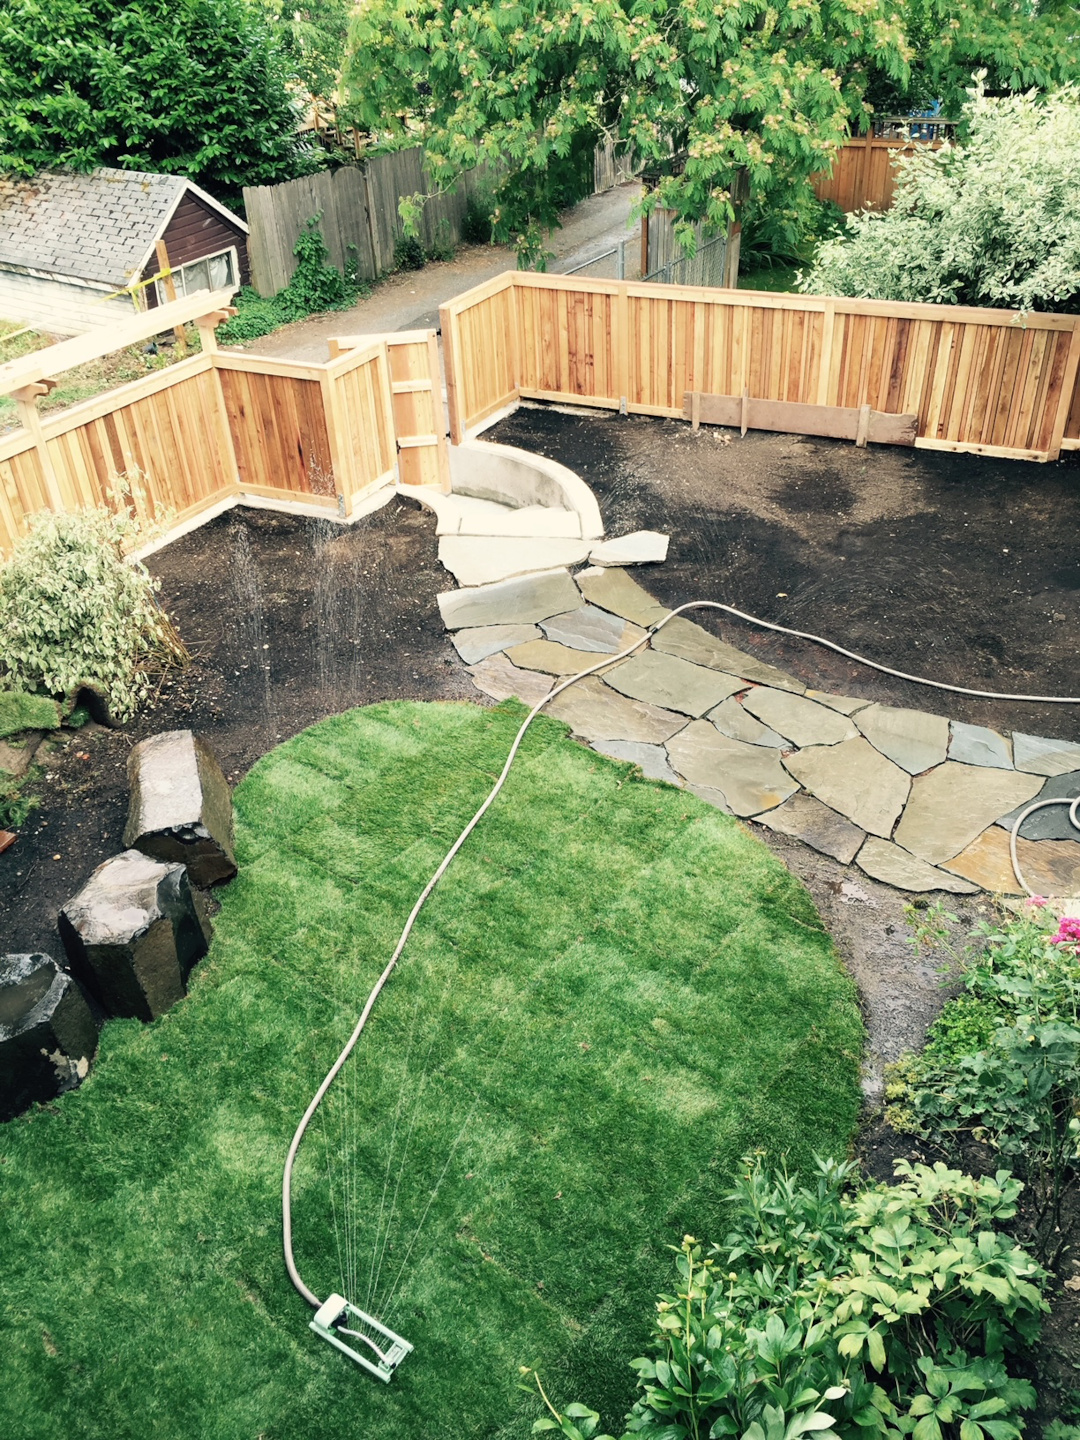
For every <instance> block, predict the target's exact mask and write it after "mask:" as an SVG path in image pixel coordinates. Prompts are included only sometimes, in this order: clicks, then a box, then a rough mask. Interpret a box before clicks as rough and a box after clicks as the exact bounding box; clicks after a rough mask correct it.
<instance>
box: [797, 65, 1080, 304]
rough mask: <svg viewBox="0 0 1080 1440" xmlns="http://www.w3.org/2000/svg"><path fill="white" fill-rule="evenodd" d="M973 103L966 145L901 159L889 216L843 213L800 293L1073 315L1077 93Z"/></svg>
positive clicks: (981, 97) (978, 95) (1070, 89)
mask: <svg viewBox="0 0 1080 1440" xmlns="http://www.w3.org/2000/svg"><path fill="white" fill-rule="evenodd" d="M969 94H970V96H971V99H970V101H969V103H968V104H967V106H966V107H965V116H966V119H967V122H968V127H969V138H968V139H967V141H966V142H965V143H964V144H963V145H946V146H943V147H942V148H941V149H940V150H937V151H934V150H931V149H929V148H928V147H926V146H920V147H918V148H917V149H916V151H915V153H914V154H912V155H910V156H906V157H904V158H903V159H901V160H900V161H899V162H898V165H897V175H898V179H897V189H896V197H895V199H894V201H893V206H892V209H891V210H888V211H886V212H885V213H884V214H880V215H875V214H870V213H864V214H861V215H852V216H849V217H848V219H847V223H846V227H845V230H844V232H843V233H842V234H841V235H839V236H838V237H837V238H835V239H833V240H828V241H826V242H825V243H824V244H823V245H822V246H821V247H820V249H819V250H818V252H817V256H816V259H815V262H814V265H813V267H812V268H811V269H810V270H809V272H808V273H807V274H806V275H805V276H804V277H803V278H802V281H801V288H802V289H803V290H804V291H808V292H811V293H815V294H826V295H852V296H862V297H873V298H877V299H881V300H928V301H938V302H946V303H957V304H967V305H999V306H1006V307H1010V308H1020V309H1032V308H1035V309H1046V310H1073V311H1075V310H1077V309H1080V210H1078V209H1077V205H1076V195H1077V192H1078V190H1080V88H1078V87H1077V86H1076V85H1068V86H1065V87H1064V88H1062V89H1060V90H1057V91H1055V92H1052V93H1050V94H1048V95H1046V96H1043V97H1039V96H1036V95H1035V94H1034V93H1029V94H1026V95H1010V96H1006V97H1005V98H1001V99H991V98H990V97H988V96H987V95H986V94H985V93H984V92H983V89H982V85H981V83H980V84H979V85H977V86H976V88H975V89H973V90H972V91H970V92H969Z"/></svg>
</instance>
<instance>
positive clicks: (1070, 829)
mask: <svg viewBox="0 0 1080 1440" xmlns="http://www.w3.org/2000/svg"><path fill="white" fill-rule="evenodd" d="M1077 795H1080V770H1073V771H1070V773H1069V774H1067V775H1052V776H1051V777H1050V779H1049V780H1047V782H1046V784H1045V785H1044V786H1043V787H1042V789H1041V790H1040V791H1039V793H1038V794H1037V795H1035V796H1033V797H1032V799H1031V800H1028V801H1027V802H1026V804H1024V805H1017V807H1016V809H1015V810H1010V811H1009V813H1008V814H1007V815H1002V816H1000V817H999V819H998V822H997V823H998V824H999V825H1001V826H1004V828H1005V829H1006V830H1011V829H1012V827H1013V826H1014V825H1015V824H1016V821H1017V819H1018V818H1019V816H1020V813H1021V811H1023V810H1025V809H1026V808H1027V806H1028V805H1032V804H1034V802H1035V801H1036V800H1072V799H1074V798H1075V797H1076V796H1077ZM1077 808H1078V811H1080V807H1077ZM1020 834H1021V835H1022V836H1023V837H1024V839H1025V840H1074V841H1080V830H1077V829H1076V828H1075V826H1073V825H1072V824H1071V823H1070V821H1069V807H1068V805H1047V806H1046V808H1045V809H1044V810H1036V811H1035V813H1034V815H1029V816H1028V818H1027V819H1026V820H1025V821H1024V823H1023V825H1021V826H1020Z"/></svg>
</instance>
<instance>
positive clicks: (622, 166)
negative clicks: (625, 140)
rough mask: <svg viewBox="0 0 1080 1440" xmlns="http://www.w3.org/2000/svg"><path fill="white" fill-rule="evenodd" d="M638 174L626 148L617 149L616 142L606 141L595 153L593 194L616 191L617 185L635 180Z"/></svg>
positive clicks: (598, 146)
mask: <svg viewBox="0 0 1080 1440" xmlns="http://www.w3.org/2000/svg"><path fill="white" fill-rule="evenodd" d="M635 174H636V170H635V168H634V162H633V160H632V159H631V158H630V156H629V155H628V154H627V152H626V148H625V146H623V147H620V148H619V149H616V148H615V142H614V140H605V141H604V143H603V144H602V145H597V147H596V149H595V151H594V152H593V194H594V195H601V194H602V193H603V192H604V191H605V190H614V189H615V186H616V185H621V184H623V182H624V181H626V180H633V178H634V176H635Z"/></svg>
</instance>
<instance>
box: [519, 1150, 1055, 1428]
mask: <svg viewBox="0 0 1080 1440" xmlns="http://www.w3.org/2000/svg"><path fill="white" fill-rule="evenodd" d="M896 1169H897V1176H898V1183H896V1184H894V1185H891V1186H887V1185H877V1186H873V1187H870V1188H863V1189H856V1190H854V1191H852V1190H850V1189H849V1188H848V1187H849V1182H850V1179H851V1174H852V1170H853V1167H852V1166H851V1165H849V1164H838V1163H836V1162H834V1161H824V1162H819V1166H818V1175H817V1179H816V1183H815V1184H814V1185H813V1186H802V1185H798V1184H796V1183H795V1182H794V1181H793V1180H792V1179H791V1178H790V1177H789V1176H787V1175H786V1174H784V1173H783V1172H778V1171H776V1170H771V1169H769V1168H767V1167H766V1166H765V1165H764V1164H763V1163H762V1160H761V1157H760V1156H757V1157H750V1158H748V1160H747V1161H746V1162H745V1169H744V1172H743V1174H742V1175H741V1177H740V1179H739V1182H738V1185H737V1187H736V1189H735V1191H734V1193H733V1194H732V1195H731V1196H729V1197H728V1199H729V1202H730V1203H731V1204H732V1206H733V1207H734V1224H733V1228H732V1231H731V1233H730V1235H729V1236H728V1238H727V1240H726V1241H725V1243H724V1244H723V1245H716V1246H712V1247H711V1248H709V1249H708V1250H707V1251H706V1249H705V1247H703V1246H702V1245H701V1244H699V1243H698V1241H697V1240H695V1239H694V1238H693V1237H692V1236H686V1237H685V1239H684V1241H683V1244H682V1247H681V1249H680V1250H679V1251H678V1260H677V1270H678V1277H679V1283H678V1287H677V1289H676V1291H675V1293H673V1294H670V1295H665V1296H662V1297H661V1299H660V1302H659V1304H658V1305H657V1318H656V1329H655V1332H654V1344H653V1350H652V1353H651V1354H650V1355H649V1356H647V1357H643V1358H641V1359H638V1360H635V1361H634V1362H633V1366H634V1369H635V1370H636V1371H637V1373H638V1377H639V1383H640V1386H641V1391H642V1394H641V1397H640V1399H639V1400H638V1402H637V1404H636V1405H635V1406H634V1409H633V1411H632V1412H631V1414H630V1416H629V1417H628V1424H627V1432H626V1433H627V1435H628V1436H629V1435H643V1436H646V1437H651V1440H685V1437H693V1440H705V1437H708V1440H722V1437H725V1436H736V1437H741V1440H798V1437H800V1436H802V1435H806V1434H810V1433H814V1432H817V1434H818V1436H819V1440H837V1437H839V1440H877V1437H882V1440H901V1437H904V1436H908V1435H911V1436H913V1440H953V1437H956V1440H1017V1437H1018V1436H1019V1434H1020V1432H1021V1429H1022V1426H1023V1419H1022V1416H1021V1412H1022V1411H1023V1410H1025V1409H1029V1408H1031V1406H1032V1405H1033V1404H1034V1399H1035V1397H1034V1391H1033V1389H1032V1387H1031V1386H1030V1385H1029V1384H1028V1383H1027V1382H1026V1381H1024V1380H1021V1379H1018V1378H1016V1377H1015V1376H1011V1375H1010V1374H1009V1371H1008V1369H1007V1368H1006V1367H1007V1365H1008V1364H1009V1363H1010V1361H1011V1360H1012V1357H1013V1356H1014V1354H1015V1353H1016V1352H1017V1351H1018V1350H1020V1349H1021V1348H1022V1347H1024V1346H1026V1345H1028V1344H1030V1342H1031V1341H1033V1340H1034V1339H1035V1337H1036V1335H1037V1333H1038V1329H1039V1325H1040V1319H1041V1314H1042V1312H1043V1311H1044V1310H1045V1309H1046V1305H1045V1303H1044V1301H1043V1300H1042V1297H1041V1295H1040V1292H1039V1288H1038V1287H1039V1284H1040V1282H1041V1281H1042V1280H1043V1278H1044V1272H1043V1271H1042V1270H1041V1268H1040V1267H1039V1265H1038V1264H1037V1262H1036V1261H1035V1260H1034V1259H1033V1258H1032V1257H1031V1256H1030V1255H1028V1254H1026V1253H1025V1251H1023V1250H1022V1249H1020V1248H1019V1247H1018V1246H1016V1245H1015V1244H1014V1242H1013V1241H1012V1240H1011V1239H1010V1238H1009V1237H1008V1236H1007V1235H1005V1234H1004V1233H1002V1229H1001V1227H1002V1226H1003V1225H1006V1224H1007V1223H1008V1222H1009V1221H1010V1220H1012V1218H1013V1217H1014V1215H1015V1214H1016V1201H1017V1196H1018V1195H1019V1193H1020V1190H1021V1188H1022V1187H1021V1185H1020V1182H1019V1181H1017V1180H1014V1179H1013V1178H1012V1177H1011V1176H1009V1175H1008V1174H1007V1172H1004V1171H1002V1172H999V1173H998V1175H997V1176H996V1177H995V1178H993V1179H974V1178H972V1177H971V1176H967V1175H963V1174H961V1173H960V1172H959V1171H957V1170H950V1169H947V1168H946V1167H945V1166H944V1165H940V1164H939V1165H935V1166H934V1167H933V1168H932V1169H931V1168H929V1167H928V1166H925V1165H917V1166H911V1165H908V1164H907V1163H906V1162H903V1161H901V1162H898V1164H897V1167H896ZM545 1398H546V1397H545ZM553 1413H555V1412H553ZM592 1413H593V1412H591V1411H588V1410H585V1408H584V1407H580V1410H579V1414H580V1418H581V1419H582V1420H586V1419H588V1417H590V1416H591V1415H592ZM556 1418H557V1421H558V1422H559V1427H561V1429H562V1431H563V1433H564V1434H566V1435H567V1436H568V1437H570V1440H577V1437H576V1436H574V1435H573V1432H572V1429H568V1428H567V1423H569V1424H570V1425H571V1426H573V1425H574V1424H575V1423H576V1419H575V1416H574V1414H573V1413H572V1412H571V1411H570V1410H568V1411H567V1412H566V1417H558V1416H557V1417H556ZM564 1421H565V1422H567V1423H563V1422H564ZM589 1423H591V1421H590V1422H589ZM551 1428H557V1426H556V1424H554V1423H552V1422H549V1421H547V1420H541V1421H538V1422H537V1426H536V1429H538V1430H540V1429H551ZM578 1429H579V1433H580V1434H581V1435H583V1436H587V1435H588V1434H589V1433H590V1432H589V1431H588V1430H587V1429H585V1428H584V1427H582V1426H579V1427H578ZM593 1430H595V1425H594V1426H593ZM598 1440H599V1437H598Z"/></svg>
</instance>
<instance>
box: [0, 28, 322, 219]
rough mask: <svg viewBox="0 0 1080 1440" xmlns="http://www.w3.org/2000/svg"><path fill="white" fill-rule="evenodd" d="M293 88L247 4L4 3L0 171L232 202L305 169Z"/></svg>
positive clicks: (268, 36)
mask: <svg viewBox="0 0 1080 1440" xmlns="http://www.w3.org/2000/svg"><path fill="white" fill-rule="evenodd" d="M288 78H289V70H288V66H287V63H286V60H285V58H284V56H283V54H282V51H281V48H280V46H279V45H278V43H277V41H276V40H275V38H274V36H273V34H272V31H271V26H270V23H269V21H268V19H267V17H266V14H265V12H264V11H263V10H262V9H261V8H256V7H255V6H254V5H252V4H249V3H248V0H127V3H125V0H5V3H4V4H3V5H2V6H0V170H5V171H8V172H14V173H16V174H32V173H33V172H34V171H35V170H38V169H41V168H43V167H47V166H56V165H67V166H71V167H72V168H74V169H79V170H87V169H91V168H93V167H94V166H96V165H115V166H118V167H120V168H121V169H134V170H158V171H166V172H170V173H175V174H182V175H186V176H188V177H189V178H190V179H192V180H194V181H196V183H198V184H200V185H202V186H204V187H205V188H206V189H207V190H209V191H211V192H212V193H213V194H215V195H217V196H218V197H219V198H222V199H225V200H233V201H235V200H236V199H238V198H239V193H240V189H241V187H242V186H243V185H258V184H269V183H272V182H274V181H277V180H287V179H290V178H291V177H292V176H294V175H296V174H298V173H300V171H301V170H302V169H304V168H305V166H306V164H307V163H308V162H306V161H305V157H304V155H303V152H302V151H301V149H300V148H299V146H298V143H297V139H296V109H295V105H294V103H293V101H292V99H291V98H290V95H289V92H288V90H287V88H286V85H287V80H288Z"/></svg>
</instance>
